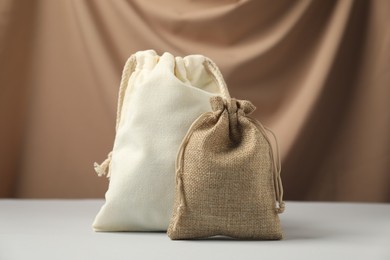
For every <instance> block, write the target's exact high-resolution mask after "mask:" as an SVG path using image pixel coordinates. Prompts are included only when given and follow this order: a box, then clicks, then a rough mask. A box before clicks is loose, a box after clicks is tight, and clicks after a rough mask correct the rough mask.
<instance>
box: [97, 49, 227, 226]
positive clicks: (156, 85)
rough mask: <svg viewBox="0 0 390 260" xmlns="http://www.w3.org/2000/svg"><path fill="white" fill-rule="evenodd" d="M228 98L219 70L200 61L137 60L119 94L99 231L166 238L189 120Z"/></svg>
mask: <svg viewBox="0 0 390 260" xmlns="http://www.w3.org/2000/svg"><path fill="white" fill-rule="evenodd" d="M216 95H220V96H224V97H227V96H229V94H228V92H227V89H226V85H225V83H224V81H223V79H222V76H221V74H220V72H219V70H218V68H217V67H216V66H215V64H214V63H213V62H212V61H211V60H210V59H208V58H206V57H204V56H202V55H190V56H187V57H184V58H182V57H174V56H173V55H172V54H170V53H164V54H163V55H162V56H159V55H157V54H156V52H155V51H152V50H149V51H141V52H137V53H136V54H134V55H132V56H131V57H130V58H129V59H128V61H127V63H126V65H125V67H124V70H123V75H122V81H121V86H120V90H119V99H118V109H117V124H116V136H115V141H114V146H113V150H112V152H111V153H110V154H109V156H108V159H107V160H106V161H105V162H103V163H102V164H101V165H98V164H95V170H96V172H97V173H98V174H99V175H105V174H107V176H108V177H109V178H110V181H109V187H108V190H107V192H106V196H105V198H106V201H105V204H104V205H103V206H102V208H101V209H100V211H99V213H98V214H97V216H96V218H95V221H94V223H93V228H94V230H95V231H165V230H167V227H168V224H169V218H170V214H171V211H172V207H173V202H174V191H175V157H176V153H177V150H178V148H179V145H180V143H181V140H182V139H183V137H184V135H185V133H186V132H187V130H188V128H189V126H190V125H191V123H192V121H194V120H195V119H196V118H197V117H198V116H199V115H200V114H202V113H204V112H207V111H211V107H210V103H209V99H210V97H212V96H216Z"/></svg>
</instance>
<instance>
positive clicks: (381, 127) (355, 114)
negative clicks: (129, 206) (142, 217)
mask: <svg viewBox="0 0 390 260" xmlns="http://www.w3.org/2000/svg"><path fill="white" fill-rule="evenodd" d="M389 17H390V1H387V0H377V1H358V0H357V1H353V0H342V1H306V0H302V1H289V0H286V1H271V0H261V1H258V0H256V1H255V0H252V1H236V0H219V1H206V0H199V1H183V0H170V1H158V0H147V1H142V0H134V1H125V0H113V1H104V0H96V1H81V0H62V1H51V0H39V1H38V0H37V1H15V0H1V1H0V55H1V57H0V84H1V85H0V86H1V88H0V120H1V121H0V126H1V128H0V131H1V132H0V142H1V143H0V197H32V198H46V197H54V198H58V197H60V198H86V197H103V195H104V192H105V190H106V188H107V184H108V182H107V180H106V179H104V178H98V177H96V176H95V174H94V171H93V168H92V163H93V162H94V161H96V160H97V161H101V160H103V159H104V158H105V156H106V153H107V152H108V151H110V150H111V147H112V143H113V139H114V134H115V133H114V126H115V113H116V111H115V110H116V98H117V91H118V87H119V81H120V75H121V70H122V67H123V65H124V62H125V60H126V59H127V57H128V56H129V55H131V54H132V53H133V52H136V51H137V50H144V49H150V48H153V49H156V50H157V51H158V52H160V53H162V52H163V51H169V52H172V53H173V54H175V55H182V56H184V55H187V54H192V53H201V54H204V55H206V56H209V57H210V58H211V59H213V60H214V61H215V62H216V63H217V64H218V65H219V66H220V68H221V70H222V72H223V73H224V75H225V77H226V80H227V82H228V84H229V87H230V89H231V93H232V96H234V97H237V98H241V99H250V100H252V101H253V102H254V103H255V105H256V106H257V107H258V110H257V112H256V116H257V118H258V119H260V120H261V121H263V122H264V123H265V124H266V125H268V126H269V127H271V128H272V129H274V131H275V132H276V134H277V135H278V137H279V139H280V145H281V150H282V158H283V172H282V174H283V175H282V177H283V181H284V185H285V193H286V198H287V199H292V200H343V201H378V202H379V201H387V202H389V201H390V191H389V187H390V177H389V171H390V160H389V159H390V102H389V97H390V86H389V85H390V76H389V75H390V19H389Z"/></svg>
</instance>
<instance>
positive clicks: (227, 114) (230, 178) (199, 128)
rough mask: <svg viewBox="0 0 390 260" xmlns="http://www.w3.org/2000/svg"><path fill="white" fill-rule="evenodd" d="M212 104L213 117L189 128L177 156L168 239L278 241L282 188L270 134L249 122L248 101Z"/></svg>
mask: <svg viewBox="0 0 390 260" xmlns="http://www.w3.org/2000/svg"><path fill="white" fill-rule="evenodd" d="M210 101H211V106H212V109H213V112H207V113H204V114H202V115H201V116H200V117H199V118H198V119H197V120H196V121H195V122H194V123H193V124H192V125H191V127H190V129H189V130H188V132H187V135H186V136H185V138H184V139H183V142H182V144H181V146H180V149H179V152H178V155H177V159H176V192H175V204H174V210H173V214H172V217H171V220H170V224H169V228H168V236H169V237H170V238H171V239H174V240H175V239H197V238H207V237H211V236H216V235H223V236H229V237H232V238H237V239H261V240H263V239H281V238H282V231H281V227H280V221H279V217H278V213H281V212H283V210H284V203H283V200H282V196H283V188H282V183H281V179H280V162H279V155H278V151H276V154H277V157H276V159H277V160H274V152H273V149H272V146H271V142H270V140H269V138H268V136H267V132H266V131H269V130H266V129H265V128H264V127H263V126H262V125H261V124H260V123H259V122H257V121H256V120H254V119H252V118H250V117H248V115H249V114H250V113H252V112H253V111H254V110H255V107H254V106H253V105H252V103H250V102H249V101H241V100H236V99H223V98H222V97H212V98H211V99H210ZM271 133H272V132H271ZM274 137H275V136H274ZM275 140H276V138H275Z"/></svg>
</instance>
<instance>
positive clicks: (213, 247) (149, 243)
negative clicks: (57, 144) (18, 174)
mask: <svg viewBox="0 0 390 260" xmlns="http://www.w3.org/2000/svg"><path fill="white" fill-rule="evenodd" d="M102 204H103V200H0V260H14V259H17V260H22V259H23V260H24V259H67V260H70V259H72V260H73V259H92V260H99V259H104V260H111V259H161V260H162V259H183V260H186V259H202V260H203V259H235V260H241V259H284V260H287V259H288V260H290V259H300V260H304V259H316V260H317V259H327V260H329V259H332V260H334V259H343V260H352V259H353V260H355V259H364V260H371V259H373V260H376V259H378V260H379V259H386V260H389V259H390V204H357V203H356V204H353V203H350V204H348V203H299V202H287V208H286V212H285V213H284V214H282V215H281V221H282V226H283V229H284V234H285V239H284V240H282V241H235V240H227V239H218V240H201V241H171V240H170V239H169V238H168V237H167V235H166V234H165V233H162V232H160V233H126V232H122V233H95V232H93V231H92V228H91V223H92V221H93V219H94V217H95V215H96V213H97V212H98V210H99V208H100V206H101V205H102Z"/></svg>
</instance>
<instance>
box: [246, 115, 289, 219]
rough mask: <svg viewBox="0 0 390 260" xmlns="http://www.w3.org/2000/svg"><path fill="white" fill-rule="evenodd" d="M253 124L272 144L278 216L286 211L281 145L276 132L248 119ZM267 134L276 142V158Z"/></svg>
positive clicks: (271, 153)
mask: <svg viewBox="0 0 390 260" xmlns="http://www.w3.org/2000/svg"><path fill="white" fill-rule="evenodd" d="M247 118H248V119H249V120H250V121H251V122H252V123H254V124H255V125H256V127H257V129H259V131H260V132H261V133H263V135H264V137H265V139H266V140H267V142H268V143H269V144H270V147H271V149H270V157H271V160H272V162H273V168H274V174H273V177H274V188H275V196H276V201H277V202H278V206H277V208H276V212H277V213H278V214H280V213H283V212H284V209H285V203H284V201H283V184H282V178H281V176H280V172H281V161H280V155H279V144H278V139H277V138H276V135H275V133H274V132H272V131H271V130H270V129H269V128H267V127H265V126H263V125H262V124H261V123H260V122H259V121H257V120H255V119H252V118H250V117H247ZM267 132H269V133H271V135H272V137H273V138H274V140H275V145H276V158H275V156H274V151H273V148H272V145H271V142H270V140H269V138H268V135H267Z"/></svg>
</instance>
